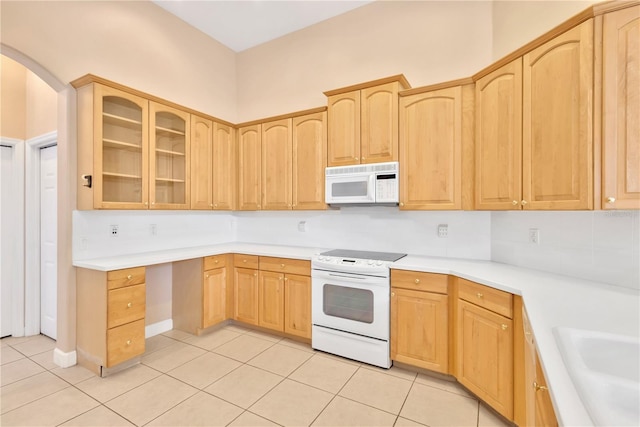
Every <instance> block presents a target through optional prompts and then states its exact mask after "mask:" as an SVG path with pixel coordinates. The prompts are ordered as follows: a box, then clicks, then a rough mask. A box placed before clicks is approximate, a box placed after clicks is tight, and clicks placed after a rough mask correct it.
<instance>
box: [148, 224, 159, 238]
mask: <svg viewBox="0 0 640 427" xmlns="http://www.w3.org/2000/svg"><path fill="white" fill-rule="evenodd" d="M149 232H150V233H151V235H152V236H157V235H158V224H151V225H150V226H149Z"/></svg>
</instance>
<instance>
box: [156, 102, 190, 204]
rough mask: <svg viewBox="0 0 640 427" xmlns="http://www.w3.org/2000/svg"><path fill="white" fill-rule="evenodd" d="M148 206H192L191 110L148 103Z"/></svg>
mask: <svg viewBox="0 0 640 427" xmlns="http://www.w3.org/2000/svg"><path fill="white" fill-rule="evenodd" d="M149 114H150V120H149V126H150V128H151V132H150V138H149V141H150V144H149V152H150V155H149V176H150V183H149V199H150V202H149V207H150V208H151V209H189V191H190V189H191V187H190V185H189V181H190V177H189V157H190V156H189V152H190V144H189V140H190V125H191V119H190V115H189V113H185V112H184V111H180V110H178V109H175V108H171V107H168V106H166V105H162V104H158V103H155V102H150V103H149Z"/></svg>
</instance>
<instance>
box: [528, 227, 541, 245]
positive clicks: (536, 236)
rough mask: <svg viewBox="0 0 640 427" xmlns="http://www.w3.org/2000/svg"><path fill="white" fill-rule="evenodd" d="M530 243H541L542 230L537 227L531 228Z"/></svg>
mask: <svg viewBox="0 0 640 427" xmlns="http://www.w3.org/2000/svg"><path fill="white" fill-rule="evenodd" d="M529 243H533V244H535V245H539V244H540V230H538V229H537V228H530V229H529Z"/></svg>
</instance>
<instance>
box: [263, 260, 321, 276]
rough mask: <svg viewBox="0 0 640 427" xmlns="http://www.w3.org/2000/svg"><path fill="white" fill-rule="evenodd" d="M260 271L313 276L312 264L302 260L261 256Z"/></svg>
mask: <svg viewBox="0 0 640 427" xmlns="http://www.w3.org/2000/svg"><path fill="white" fill-rule="evenodd" d="M260 270H264V271H275V272H276V273H289V274H299V275H301V276H311V262H310V261H305V260H302V259H289V258H273V257H268V256H261V257H260Z"/></svg>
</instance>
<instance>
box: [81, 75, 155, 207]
mask: <svg viewBox="0 0 640 427" xmlns="http://www.w3.org/2000/svg"><path fill="white" fill-rule="evenodd" d="M95 95H96V96H95V98H94V100H95V109H94V112H95V116H96V117H95V118H94V123H95V124H96V126H95V132H96V135H95V138H94V144H95V145H94V148H95V150H96V154H97V155H96V156H95V159H94V174H93V181H94V185H95V189H94V207H96V208H115V209H144V208H146V202H147V201H148V194H147V191H148V179H147V177H148V176H149V173H148V129H149V125H148V105H149V103H148V101H147V100H146V99H144V98H140V97H137V96H134V95H130V94H128V93H125V92H121V91H119V90H117V89H112V88H109V87H107V86H101V85H96V86H95ZM81 143H82V141H81Z"/></svg>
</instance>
